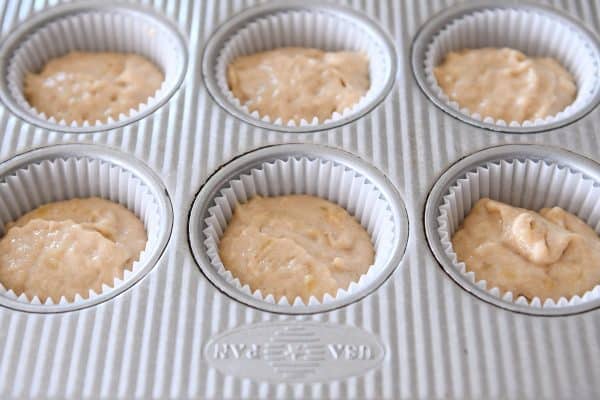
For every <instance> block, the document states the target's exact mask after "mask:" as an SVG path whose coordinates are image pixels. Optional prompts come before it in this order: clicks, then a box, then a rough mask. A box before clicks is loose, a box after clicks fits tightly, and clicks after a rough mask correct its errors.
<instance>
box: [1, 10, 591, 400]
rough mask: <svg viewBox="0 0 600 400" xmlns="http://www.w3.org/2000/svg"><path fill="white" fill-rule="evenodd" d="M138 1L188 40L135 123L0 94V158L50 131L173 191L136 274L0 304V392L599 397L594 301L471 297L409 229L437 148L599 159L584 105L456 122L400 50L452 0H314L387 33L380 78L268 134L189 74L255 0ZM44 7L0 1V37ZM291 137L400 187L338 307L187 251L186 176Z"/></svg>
mask: <svg viewBox="0 0 600 400" xmlns="http://www.w3.org/2000/svg"><path fill="white" fill-rule="evenodd" d="M144 3H145V5H144V6H140V5H136V4H133V3H131V4H128V5H127V7H128V8H130V9H131V11H130V12H132V13H135V12H137V11H136V10H146V9H147V8H150V9H152V10H153V12H154V13H155V14H157V15H161V17H160V18H164V19H165V20H167V21H168V24H170V25H173V26H174V27H176V29H177V30H178V31H180V32H181V33H182V36H183V37H184V40H185V41H186V46H187V52H188V54H189V57H188V60H189V61H188V68H187V73H186V75H185V77H184V81H183V84H182V85H181V86H180V87H179V89H177V91H176V92H175V93H174V94H173V96H172V97H171V98H170V99H169V100H168V101H167V102H166V103H164V104H163V105H162V106H160V107H159V108H157V109H156V110H154V111H153V112H151V113H148V115H146V116H144V117H143V118H140V119H139V120H137V121H133V120H131V121H127V123H126V124H123V125H122V126H120V127H118V128H117V127H115V129H111V130H109V131H98V132H95V133H92V134H75V133H65V132H61V131H59V130H58V129H57V130H53V129H54V128H53V127H47V129H49V130H47V129H46V128H43V127H40V124H32V123H30V122H27V121H26V120H24V119H21V118H20V117H19V115H17V114H13V112H12V111H11V109H10V108H9V107H0V127H1V129H0V161H2V162H6V163H10V162H11V161H8V160H11V159H13V157H15V156H17V157H21V156H19V154H25V155H26V153H27V152H28V151H32V150H35V151H37V149H39V148H46V146H51V145H58V144H67V143H78V144H85V145H89V146H92V147H93V148H94V149H95V148H96V147H99V148H102V149H105V148H106V147H111V148H113V149H114V150H116V151H118V152H119V154H122V153H127V154H128V155H127V156H124V157H125V158H127V159H130V158H131V159H133V160H137V161H135V162H134V163H133V164H135V165H138V163H141V164H139V165H143V164H145V165H146V167H144V168H145V169H146V168H147V169H148V170H149V171H152V174H155V175H156V176H157V179H158V180H159V181H161V182H162V184H164V188H165V191H166V193H167V194H168V197H169V198H170V200H171V203H172V207H173V227H172V231H171V234H170V238H169V242H168V245H167V246H166V248H165V250H164V253H163V255H162V257H160V259H159V260H158V261H157V262H156V263H155V265H154V266H153V267H151V268H149V269H148V273H147V274H146V275H145V277H143V278H141V277H140V279H139V280H137V281H136V282H132V286H131V287H129V288H128V289H127V290H124V291H122V292H121V293H119V294H118V295H117V296H114V297H111V298H110V299H107V300H106V301H103V302H101V303H99V304H95V305H93V306H90V307H85V308H82V309H79V310H76V311H69V312H62V313H47V314H42V313H33V312H24V311H18V310H15V309H12V308H8V307H0V326H1V327H2V329H1V330H0V348H1V349H2V352H1V353H0V398H2V399H25V398H35V399H45V398H48V399H56V398H61V399H62V398H69V399H71V398H72V399H82V398H85V399H88V398H89V399H96V398H97V399H129V398H140V399H146V398H203V399H291V398H294V399H304V398H307V399H308V398H314V399H332V398H335V399H400V398H407V399H413V398H456V399H465V398H490V399H492V398H519V399H525V398H536V399H537V398H557V399H564V398H579V399H596V398H598V397H600V384H599V383H598V379H597V377H598V373H599V371H600V358H598V357H596V356H595V355H596V354H598V353H599V352H600V340H598V335H597V331H598V329H600V310H599V309H598V308H591V309H587V310H583V309H581V310H577V311H581V312H579V313H577V314H574V315H568V316H567V315H554V316H547V315H544V316H538V315H530V314H531V313H528V314H525V313H522V312H515V311H520V310H514V309H512V308H511V309H508V308H510V307H506V306H505V305H504V304H500V303H497V302H493V301H485V300H482V299H481V298H480V297H478V296H475V295H473V294H472V293H470V291H469V290H465V288H463V287H462V286H461V285H462V284H457V283H456V282H455V280H454V279H453V278H452V277H450V276H449V275H448V274H447V273H446V271H445V270H444V268H443V266H442V264H443V261H442V260H440V261H441V262H438V259H437V258H436V256H437V254H434V253H435V250H434V251H433V252H432V249H430V247H429V244H428V241H427V236H431V235H429V234H428V235H427V236H426V231H427V230H428V229H429V230H430V229H431V227H430V226H429V223H428V222H427V223H426V221H428V218H429V217H427V215H428V211H427V209H426V203H427V198H428V196H430V193H432V194H433V193H434V192H436V191H437V189H435V190H432V189H434V188H438V187H442V186H443V185H442V184H441V183H437V186H436V182H446V181H447V178H448V176H450V175H452V176H454V172H456V171H455V170H454V169H452V168H454V167H453V165H459V164H457V163H461V161H460V160H462V159H464V158H465V157H468V156H470V155H472V154H482V153H479V152H481V151H484V152H486V151H492V150H488V149H490V148H494V147H496V146H498V145H507V144H510V145H524V144H528V145H534V146H543V148H544V149H548V148H549V149H550V150H548V151H550V152H551V153H552V157H553V159H560V160H563V161H565V162H566V161H568V160H567V158H563V154H564V151H563V150H566V151H567V152H568V153H567V154H571V153H572V154H574V156H573V157H574V158H573V160H575V159H576V160H580V159H583V160H584V159H589V160H588V161H589V163H591V164H594V165H595V163H598V162H600V156H599V155H598V154H600V151H599V150H600V140H599V139H598V134H597V127H598V125H599V124H600V111H599V110H598V109H594V110H591V109H590V110H588V111H589V112H586V114H585V115H583V114H582V115H581V116H579V117H578V118H577V119H573V120H571V121H568V123H566V124H565V125H564V126H561V127H552V128H551V129H550V130H548V131H546V132H543V133H537V134H530V133H521V134H519V135H512V134H506V133H498V132H494V131H490V130H488V129H482V128H481V127H478V126H474V125H472V124H469V123H465V122H463V121H462V120H459V119H457V118H454V117H452V116H451V115H449V114H447V113H446V112H444V111H442V110H441V109H440V108H438V107H437V106H436V105H435V104H434V103H432V102H431V100H430V99H429V98H428V97H427V96H425V95H424V94H423V92H422V91H421V89H420V88H419V85H418V83H417V82H416V80H415V79H414V76H413V71H412V64H411V46H412V45H413V40H415V38H416V37H417V35H418V33H419V30H420V29H421V28H422V27H423V26H425V24H426V23H428V21H431V19H432V18H435V15H438V13H440V12H443V13H448V14H452V13H454V12H456V10H460V9H462V7H465V6H464V5H462V4H455V1H454V0H441V1H431V0H428V1H426V2H410V1H407V2H396V1H381V2H369V1H358V2H349V1H346V2H344V1H340V2H339V3H336V4H340V5H342V6H345V7H344V10H345V8H346V7H350V8H352V9H353V10H354V11H352V12H351V13H347V12H346V11H336V10H337V6H335V7H332V10H333V11H331V12H342V13H344V17H347V18H350V19H352V20H354V21H356V23H363V22H364V21H365V18H366V19H368V20H369V21H371V20H372V21H376V23H377V24H378V25H379V28H378V29H379V30H380V31H382V32H386V33H385V35H389V37H390V39H391V40H392V41H393V46H394V47H395V50H396V52H395V53H396V57H397V58H396V60H395V61H396V65H397V74H395V77H394V78H395V79H394V81H393V86H392V87H391V89H390V91H389V94H387V96H384V97H382V99H381V102H380V103H379V104H378V105H376V106H375V105H374V108H372V109H371V110H370V111H369V112H366V113H365V114H364V115H361V116H360V117H358V118H356V119H355V120H353V121H351V120H348V121H344V123H343V125H340V126H335V127H333V126H332V127H328V128H331V129H327V130H318V131H312V130H311V131H310V132H303V133H295V132H293V131H292V130H289V131H286V132H281V131H277V130H275V129H271V128H270V127H261V125H260V124H258V123H255V122H254V121H252V122H251V123H249V121H246V120H245V119H243V118H236V117H234V116H233V115H232V114H231V113H230V112H228V111H226V110H225V109H223V107H222V106H221V105H220V104H219V103H218V101H215V100H216V98H215V99H213V98H212V97H211V94H210V93H209V90H208V89H207V86H208V85H209V82H208V80H205V79H203V78H204V77H205V76H203V72H202V64H203V55H205V54H208V50H209V49H208V45H209V41H210V38H211V37H212V36H213V34H215V32H218V31H219V30H220V29H223V28H222V27H228V26H230V25H231V21H234V20H236V18H239V17H236V15H247V14H249V13H252V12H253V11H252V9H250V8H249V7H251V6H254V5H257V4H256V3H258V2H255V1H250V2H240V1H238V0H226V1H218V2H217V1H211V0H207V1H204V2H192V1H189V2H187V1H176V0H155V1H151V2H144ZM148 3H151V4H148ZM86 4H87V5H90V7H92V6H93V7H96V6H98V3H86ZM477 4H479V3H477ZM503 4H504V2H503ZM540 4H543V5H545V6H548V7H551V8H552V9H556V10H557V11H556V12H558V13H560V15H565V16H568V18H569V19H573V20H574V21H577V26H578V27H582V26H585V27H586V28H585V29H586V30H589V31H590V32H595V34H596V33H597V32H598V30H599V29H600V24H599V21H600V19H599V18H600V15H599V13H600V7H598V5H597V4H595V3H593V2H587V1H578V0H563V1H561V2H556V1H551V0H548V1H541V3H540ZM469 5H470V4H469ZM54 6H55V5H54V4H53V5H52V6H50V5H46V4H45V3H38V2H35V3H31V2H22V3H21V2H18V1H16V0H15V1H12V0H11V1H8V2H5V4H4V5H3V6H1V7H0V24H1V25H0V27H1V29H0V34H2V45H3V46H4V45H6V44H7V43H9V42H10V39H9V38H10V37H11V32H12V31H14V30H15V29H16V28H18V27H20V26H23V27H25V26H28V25H29V24H31V22H30V21H35V20H36V17H35V15H38V13H44V12H45V10H46V9H50V10H51V9H52V7H54ZM269 6H270V5H268V4H267V5H266V6H264V7H269ZM319 6H320V5H314V4H313V3H306V5H305V7H319ZM511 6H513V7H530V6H529V5H524V6H521V5H511ZM65 7H67V6H65ZM98 7H99V6H98ZM260 7H263V5H261V6H260ZM273 7H275V6H273ZM323 7H326V6H325V5H323ZM128 12H129V11H128ZM239 13H243V14H239ZM39 15H43V14H39ZM582 29H583V28H582ZM421 32H422V31H421ZM205 48H206V49H207V50H206V52H205V51H204V49H205ZM5 61H6V60H5V59H3V60H2V62H3V63H4V62H5ZM415 73H418V71H415ZM319 129H320V128H319ZM294 142H295V143H298V142H301V143H303V144H310V146H315V148H317V149H319V151H323V152H328V151H334V152H336V154H337V152H338V151H341V152H342V153H343V154H351V156H348V157H349V158H350V159H360V160H359V161H358V162H357V163H356V165H357V166H358V165H368V166H369V168H373V169H374V170H377V171H380V173H378V174H377V175H378V176H379V174H381V175H384V176H385V180H386V181H388V182H389V185H390V187H391V188H393V189H394V191H397V192H398V193H400V194H401V197H402V200H403V202H404V205H405V208H406V215H407V217H408V220H407V223H408V241H407V244H406V250H405V253H404V256H403V257H402V259H401V260H399V261H398V263H397V265H395V266H393V268H391V269H390V272H391V274H389V277H387V279H385V280H384V282H383V283H382V284H381V285H380V286H379V287H377V288H375V287H373V290H372V291H371V292H370V293H368V294H367V293H365V295H364V297H361V298H357V299H356V301H352V302H349V304H346V305H343V306H341V307H339V308H335V309H333V310H330V311H324V312H315V313H311V314H305V315H289V314H285V313H275V312H270V311H265V310H262V309H259V308H257V307H251V306H249V305H247V304H246V302H244V301H238V300H237V299H236V298H234V297H232V296H228V295H227V294H226V293H223V291H221V290H220V288H219V287H218V284H214V283H213V281H212V280H211V279H210V277H207V276H205V275H204V274H203V272H202V270H201V268H200V267H199V266H198V264H197V263H196V260H195V259H194V253H193V246H194V244H193V243H190V239H191V236H190V235H189V234H188V230H189V229H190V226H189V221H190V220H189V215H190V210H191V209H192V207H193V204H194V201H196V200H197V199H198V198H199V197H197V194H198V193H199V191H200V193H202V189H201V188H203V187H208V186H210V185H211V184H212V183H211V182H214V181H211V176H212V177H215V176H218V174H219V172H220V171H225V170H227V168H228V167H227V166H228V165H229V166H231V165H235V163H236V160H241V159H243V157H245V156H242V155H243V154H246V153H249V154H252V152H253V151H264V150H257V149H262V148H265V146H274V145H285V146H287V145H288V144H290V143H294ZM49 148H52V147H49ZM282 148H283V147H282ZM330 148H337V149H338V150H330ZM560 148H562V149H563V150H560ZM103 151H104V150H103ZM25 155H24V156H23V157H25ZM240 156H241V157H240ZM238 157H239V158H238ZM581 157H583V158H581ZM232 160H233V161H232ZM470 160H472V159H470ZM465 163H466V161H465ZM584 164H585V165H587V162H585V163H583V164H581V163H576V164H573V167H574V168H577V166H579V167H578V168H583V167H582V165H584ZM127 165H129V163H127ZM460 165H462V164H460ZM447 171H449V172H447ZM594 174H595V172H594ZM594 174H592V173H591V172H590V174H589V176H590V177H594V176H595V175H594ZM382 179H383V178H382ZM448 182H449V181H448ZM440 190H441V189H440ZM442 191H443V190H442ZM209 197H210V196H209ZM198 201H199V200H198ZM465 286H466V285H465ZM467 289H468V288H467ZM486 300H487V299H486Z"/></svg>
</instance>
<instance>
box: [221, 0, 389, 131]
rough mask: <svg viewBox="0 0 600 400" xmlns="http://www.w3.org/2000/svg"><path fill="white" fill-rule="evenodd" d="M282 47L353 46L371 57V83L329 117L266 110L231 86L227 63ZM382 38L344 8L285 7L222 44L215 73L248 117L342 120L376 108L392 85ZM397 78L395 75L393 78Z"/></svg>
mask: <svg viewBox="0 0 600 400" xmlns="http://www.w3.org/2000/svg"><path fill="white" fill-rule="evenodd" d="M281 47H308V48H317V49H319V50H323V51H327V52H335V51H353V52H359V53H362V54H364V55H366V56H367V57H368V59H369V79H370V87H369V89H368V90H367V92H366V93H365V94H364V95H363V96H362V97H361V98H360V99H359V100H358V102H357V103H356V104H354V105H353V106H352V107H348V108H346V109H344V110H343V111H342V112H334V113H333V114H332V115H331V116H330V117H329V118H327V119H325V120H321V121H320V120H319V119H318V118H317V117H316V116H315V117H314V118H312V119H311V120H305V119H302V120H301V121H300V122H299V123H297V122H296V121H295V120H293V119H292V120H287V121H286V120H283V119H282V118H281V117H278V116H275V115H261V114H260V113H259V112H258V111H257V110H255V111H250V110H249V108H248V107H247V106H246V105H245V104H242V103H241V102H240V100H239V99H237V98H236V97H235V96H234V94H233V92H232V91H231V90H230V89H229V85H228V82H227V66H228V65H229V64H230V63H231V62H232V61H234V60H235V59H236V58H237V57H240V56H246V55H251V54H254V53H258V52H263V51H268V50H273V49H276V48H281ZM393 57H394V56H393V55H392V54H390V50H389V47H386V43H385V42H384V41H383V40H382V39H381V37H379V36H377V35H375V34H373V33H372V32H370V31H369V30H367V29H366V28H365V27H364V26H363V25H361V24H357V23H356V22H355V21H353V20H352V19H350V18H349V17H346V16H344V15H343V14H341V13H333V12H326V11H323V10H320V9H318V8H316V9H311V8H306V9H304V10H300V11H298V10H294V11H280V12H274V13H272V14H269V15H266V16H262V17H260V18H258V19H255V20H252V21H250V22H248V23H247V24H246V25H245V26H243V27H242V28H241V29H239V30H237V32H235V33H234V34H233V35H232V36H231V38H229V40H228V41H227V42H226V43H225V45H224V46H223V48H222V49H221V51H220V53H219V55H218V57H217V60H216V65H215V67H214V68H215V71H214V72H215V77H216V82H217V84H218V87H219V89H220V91H221V92H222V93H223V95H224V96H225V98H226V101H228V102H229V103H231V104H233V105H234V106H235V107H236V108H237V109H238V110H240V111H242V112H243V113H244V114H246V115H247V116H248V117H251V118H253V119H255V120H261V121H263V122H266V123H270V124H273V125H276V126H287V127H319V126H323V125H326V124H330V123H334V122H336V121H339V120H341V119H350V118H352V117H353V116H356V115H358V114H361V113H364V112H365V111H366V110H367V109H369V108H370V107H372V105H373V103H374V102H376V101H377V99H378V97H380V96H381V93H382V92H385V91H386V90H387V89H386V87H387V86H389V82H390V77H391V76H392V75H393V74H394V69H395V66H394V59H393ZM392 79H393V77H392Z"/></svg>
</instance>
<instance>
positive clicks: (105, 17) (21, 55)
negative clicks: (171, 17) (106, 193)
mask: <svg viewBox="0 0 600 400" xmlns="http://www.w3.org/2000/svg"><path fill="white" fill-rule="evenodd" d="M71 51H89V52H117V53H135V54H138V55H141V56H143V57H145V58H147V59H148V60H150V61H151V62H152V63H154V64H155V65H156V66H157V67H158V68H159V69H160V70H161V71H162V73H163V75H164V81H163V82H162V84H161V86H160V88H159V89H158V90H157V91H156V92H155V93H154V95H153V96H151V97H150V98H148V100H147V101H146V102H145V103H142V104H140V105H139V106H138V107H136V108H135V109H134V108H132V109H130V110H129V111H128V112H127V113H121V114H120V115H118V116H115V117H109V118H108V119H107V120H106V121H85V122H84V123H83V124H78V123H77V122H76V121H73V122H68V121H65V120H62V119H61V120H56V118H55V117H53V116H49V115H45V114H44V113H40V112H39V111H38V110H36V109H35V108H34V107H32V106H31V105H30V104H29V103H28V102H27V99H26V98H25V96H24V93H23V85H24V80H25V75H26V73H28V72H38V71H40V70H41V69H42V68H43V67H44V65H45V64H46V63H47V62H48V61H50V60H51V59H53V58H56V57H60V56H63V55H66V54H67V53H69V52H71ZM0 59H2V60H3V61H2V63H0V73H2V80H1V81H0V83H1V86H0V98H1V99H2V101H3V102H4V103H5V104H6V105H7V106H8V107H9V108H10V109H11V111H13V112H14V113H15V114H17V115H18V116H19V117H21V118H23V119H25V120H26V121H28V122H30V123H32V124H34V125H37V126H40V127H43V128H46V129H50V130H56V131H63V132H73V133H86V132H95V131H100V130H109V129H114V128H118V127H121V126H124V125H126V124H129V123H132V122H135V121H137V120H139V119H140V118H143V117H145V116H147V115H149V114H151V113H152V112H154V111H156V110H157V109H158V108H159V107H161V106H162V105H163V104H164V103H166V102H167V101H168V100H169V98H170V97H171V96H172V95H173V94H174V92H175V91H176V90H177V89H178V88H179V86H180V85H181V83H182V81H183V78H184V76H185V71H186V67H187V50H186V45H185V42H184V40H183V38H182V37H181V36H180V34H179V33H178V32H177V30H176V29H175V28H174V27H172V26H171V25H170V23H169V22H167V21H166V20H163V19H162V17H159V16H157V15H154V14H153V13H150V12H147V11H145V10H144V11H142V9H140V8H137V7H134V6H127V5H124V4H114V5H110V4H104V3H100V2H98V3H82V4H77V3H76V4H68V5H63V6H58V7H55V8H52V9H49V10H48V11H46V12H43V13H41V14H40V15H38V16H37V17H34V18H32V19H31V20H29V21H27V22H26V23H25V24H24V25H23V26H22V27H21V28H19V29H18V30H16V31H15V32H13V33H12V34H11V35H10V36H9V37H8V39H7V40H6V43H5V44H4V45H3V46H2V48H1V49H0Z"/></svg>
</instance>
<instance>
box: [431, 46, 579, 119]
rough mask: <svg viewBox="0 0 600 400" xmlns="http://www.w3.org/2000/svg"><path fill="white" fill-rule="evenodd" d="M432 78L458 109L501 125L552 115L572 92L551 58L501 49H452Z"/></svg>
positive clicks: (564, 73)
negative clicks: (496, 121)
mask: <svg viewBox="0 0 600 400" xmlns="http://www.w3.org/2000/svg"><path fill="white" fill-rule="evenodd" d="M434 74H435V78H436V80H437V83H438V85H439V86H440V87H441V88H442V90H443V91H444V92H445V93H446V95H447V96H448V97H449V98H450V99H452V100H454V101H456V102H457V103H458V104H459V106H460V107H461V108H467V109H468V110H469V111H470V112H471V113H478V114H479V115H481V116H482V117H483V118H485V117H492V118H494V119H498V120H500V119H501V120H504V121H505V122H507V123H510V122H512V121H517V122H524V121H534V120H536V119H538V118H541V119H543V118H545V117H548V116H553V115H556V114H558V113H559V112H561V111H563V110H564V109H565V108H566V107H567V106H568V105H569V104H571V103H573V101H574V100H575V95H576V94H577V86H576V85H575V80H574V79H573V76H572V75H571V74H570V73H569V72H568V71H567V70H566V69H565V68H563V67H562V66H561V65H560V64H559V63H558V62H556V60H554V59H552V58H528V57H527V56H525V54H523V53H521V52H520V51H517V50H513V49H507V48H502V49H495V48H483V49H465V50H461V51H457V52H454V51H452V52H450V53H448V54H447V55H446V57H445V59H444V60H443V62H442V63H441V64H440V65H439V66H438V67H436V68H435V69H434Z"/></svg>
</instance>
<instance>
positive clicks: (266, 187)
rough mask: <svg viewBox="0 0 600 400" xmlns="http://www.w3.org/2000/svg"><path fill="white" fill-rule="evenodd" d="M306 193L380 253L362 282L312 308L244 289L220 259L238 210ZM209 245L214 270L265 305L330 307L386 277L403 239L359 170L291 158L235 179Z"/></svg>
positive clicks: (209, 223) (209, 228)
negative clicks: (337, 211) (338, 210)
mask: <svg viewBox="0 0 600 400" xmlns="http://www.w3.org/2000/svg"><path fill="white" fill-rule="evenodd" d="M292 194H306V195H311V196H316V197H320V198H323V199H325V200H328V201H330V202H332V203H335V204H337V205H339V206H341V207H342V208H344V209H345V210H346V211H348V213H349V214H350V215H351V216H353V217H354V218H355V219H356V220H357V221H358V222H359V223H360V224H361V225H362V226H363V228H365V230H366V231H367V232H368V233H369V235H370V237H371V242H372V244H373V247H374V250H375V258H374V262H373V264H372V265H371V266H369V268H368V270H367V272H366V273H364V274H363V275H362V276H361V277H360V278H359V280H358V281H357V282H352V283H351V284H350V285H349V286H348V287H347V288H339V289H338V290H337V292H336V293H333V294H325V295H324V296H323V298H322V299H318V298H317V297H316V296H311V297H310V298H309V300H308V302H307V303H305V302H304V301H303V300H302V298H300V297H296V298H293V299H289V298H287V297H285V296H284V297H281V298H280V299H279V300H276V299H275V297H274V296H273V295H272V294H270V293H262V292H261V291H260V290H254V291H253V290H252V289H251V288H250V287H249V285H247V284H245V285H243V284H242V283H241V282H240V280H239V279H238V278H237V277H235V276H233V274H232V273H231V272H229V271H228V270H227V267H226V266H225V265H223V263H222V262H221V259H220V257H219V241H220V238H221V237H222V236H223V233H224V231H225V229H226V227H227V224H228V222H229V221H230V220H231V217H232V215H233V212H234V210H235V207H236V206H237V205H238V204H243V203H245V202H247V201H248V200H250V199H251V198H253V197H255V196H265V197H266V196H285V195H292ZM204 224H205V229H204V230H203V233H204V236H205V238H206V239H205V240H204V246H205V249H206V252H207V254H208V256H209V258H210V260H211V264H212V267H213V268H215V269H216V270H217V272H218V273H219V274H220V275H221V276H222V277H223V278H224V279H225V280H226V282H227V283H228V284H229V285H231V286H233V287H234V288H235V289H237V290H238V291H241V292H243V293H245V294H248V295H251V296H253V297H254V298H255V299H258V300H260V301H262V302H266V303H271V304H277V305H279V306H283V307H286V306H287V307H293V308H296V309H301V308H308V307H310V306H315V305H320V304H323V305H326V304H329V303H331V302H332V301H333V300H343V299H345V298H347V297H348V296H351V295H352V294H354V293H357V292H359V291H361V290H362V289H363V288H364V287H365V286H367V285H369V284H370V283H372V282H373V281H374V280H375V279H376V278H377V277H378V275H379V274H381V273H382V271H383V270H384V268H385V266H386V264H387V263H388V262H389V257H390V255H391V254H392V252H393V246H394V241H395V240H397V239H398V235H400V233H399V232H398V227H396V226H395V223H394V221H393V217H392V212H391V206H390V204H389V203H388V201H387V200H386V199H385V198H384V197H383V196H382V194H381V192H380V191H379V189H378V188H377V187H376V186H375V185H374V184H373V183H371V182H370V181H369V180H368V179H367V178H365V177H364V176H361V175H360V174H358V173H357V172H356V171H354V170H351V169H349V168H347V167H345V166H343V165H340V164H337V163H335V162H333V161H329V160H323V159H318V158H317V159H311V158H308V157H289V158H286V159H277V160H274V161H271V162H263V163H262V164H261V165H260V166H259V167H256V168H253V169H252V170H250V171H249V172H248V173H244V174H242V175H240V176H238V177H237V178H236V179H232V180H230V181H229V182H228V184H226V185H225V186H224V187H223V188H222V189H221V190H220V191H219V193H218V195H217V196H216V197H215V198H214V205H213V206H211V207H210V208H209V209H208V213H207V215H206V217H205V219H204Z"/></svg>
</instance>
